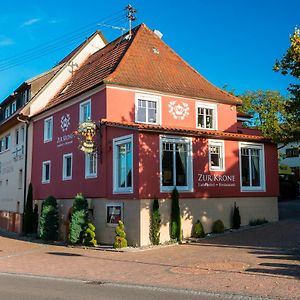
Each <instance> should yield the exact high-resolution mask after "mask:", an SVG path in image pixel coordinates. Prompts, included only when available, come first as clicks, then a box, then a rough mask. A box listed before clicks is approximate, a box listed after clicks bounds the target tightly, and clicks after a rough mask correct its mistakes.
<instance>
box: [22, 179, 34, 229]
mask: <svg viewBox="0 0 300 300" xmlns="http://www.w3.org/2000/svg"><path fill="white" fill-rule="evenodd" d="M32 200H33V195H32V184H31V183H30V184H29V186H28V192H27V199H26V205H25V210H24V230H23V231H24V233H25V234H28V233H33V232H34V212H33V206H32V205H33V203H32Z"/></svg>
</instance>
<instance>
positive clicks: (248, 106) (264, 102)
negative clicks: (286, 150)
mask: <svg viewBox="0 0 300 300" xmlns="http://www.w3.org/2000/svg"><path fill="white" fill-rule="evenodd" d="M240 98H241V99H242V100H243V105H242V107H241V108H240V110H241V111H244V112H247V113H249V114H250V115H252V116H253V118H252V119H251V120H250V122H248V124H247V125H249V126H250V127H252V126H253V127H256V128H258V129H259V130H261V131H262V132H263V134H264V135H265V136H266V137H268V138H270V139H271V140H272V141H273V142H274V143H280V142H284V143H285V142H289V141H291V140H293V139H294V135H293V130H294V126H295V123H294V122H291V121H290V119H291V116H290V115H291V114H290V112H289V111H288V109H287V108H288V105H289V102H290V101H289V99H288V98H286V97H284V96H282V95H281V94H280V93H279V92H278V91H270V90H267V91H263V90H258V91H247V92H245V93H244V94H243V95H241V96H240Z"/></svg>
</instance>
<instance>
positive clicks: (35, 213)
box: [32, 204, 39, 233]
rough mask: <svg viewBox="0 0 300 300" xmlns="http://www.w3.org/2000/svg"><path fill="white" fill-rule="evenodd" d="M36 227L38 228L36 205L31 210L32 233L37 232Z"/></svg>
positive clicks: (37, 209)
mask: <svg viewBox="0 0 300 300" xmlns="http://www.w3.org/2000/svg"><path fill="white" fill-rule="evenodd" d="M38 227H39V208H38V205H37V204H35V205H34V209H33V230H32V231H33V233H37V232H38Z"/></svg>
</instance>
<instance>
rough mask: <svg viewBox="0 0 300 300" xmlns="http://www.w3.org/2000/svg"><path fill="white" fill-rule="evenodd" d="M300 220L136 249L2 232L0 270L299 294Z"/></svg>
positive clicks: (289, 295) (265, 294) (273, 294)
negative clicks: (28, 238)
mask: <svg viewBox="0 0 300 300" xmlns="http://www.w3.org/2000/svg"><path fill="white" fill-rule="evenodd" d="M299 240H300V220H298V221H297V220H286V221H281V222H279V223H274V224H267V225H264V226H260V227H256V228H250V229H248V230H243V231H239V232H233V233H230V234H227V235H223V236H218V237H215V238H211V239H205V240H202V241H201V242H200V243H193V244H184V245H174V246H169V247H164V248H156V249H151V250H147V251H137V252H123V253H118V252H107V251H99V250H89V249H78V248H68V247H64V246H53V245H43V244H39V243H32V242H26V241H22V240H16V239H12V238H9V237H0V272H9V273H22V274H32V275H43V276H53V277H65V278H74V279H83V280H90V281H100V282H119V283H129V284H139V285H152V286H160V287H173V288H186V289H194V290H201V291H211V292H219V293H230V294H232V293H233V294H242V295H256V296H263V297H269V298H272V299H274V298H276V299H278V298H279V299H300V253H299V248H298V242H299Z"/></svg>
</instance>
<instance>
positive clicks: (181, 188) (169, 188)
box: [160, 186, 194, 193]
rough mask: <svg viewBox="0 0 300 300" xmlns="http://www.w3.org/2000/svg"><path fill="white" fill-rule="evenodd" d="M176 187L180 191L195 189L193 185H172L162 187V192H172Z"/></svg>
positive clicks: (189, 191)
mask: <svg viewBox="0 0 300 300" xmlns="http://www.w3.org/2000/svg"><path fill="white" fill-rule="evenodd" d="M175 187H176V189H177V191H178V192H183V193H192V192H193V191H194V189H193V188H192V187H189V186H188V187H186V186H185V187H179V186H170V187H162V186H161V187H160V192H161V193H170V192H172V191H173V189H174V188H175Z"/></svg>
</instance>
